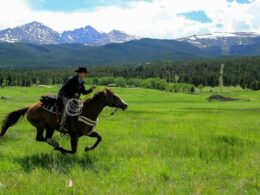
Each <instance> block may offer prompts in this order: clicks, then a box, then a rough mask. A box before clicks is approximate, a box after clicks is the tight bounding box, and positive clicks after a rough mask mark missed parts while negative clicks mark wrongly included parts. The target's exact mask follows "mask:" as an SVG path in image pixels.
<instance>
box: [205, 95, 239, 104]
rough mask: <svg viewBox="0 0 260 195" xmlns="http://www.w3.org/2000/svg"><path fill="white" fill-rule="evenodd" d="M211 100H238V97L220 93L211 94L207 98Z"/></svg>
mask: <svg viewBox="0 0 260 195" xmlns="http://www.w3.org/2000/svg"><path fill="white" fill-rule="evenodd" d="M212 100H218V101H235V100H239V99H235V98H231V97H225V96H222V95H212V96H210V97H209V98H208V101H209V102H210V101H212Z"/></svg>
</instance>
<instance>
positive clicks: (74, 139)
mask: <svg viewBox="0 0 260 195" xmlns="http://www.w3.org/2000/svg"><path fill="white" fill-rule="evenodd" d="M78 140H79V137H78V135H71V136H70V144H71V150H66V149H64V148H62V147H56V148H54V150H58V151H60V152H61V153H62V154H66V153H70V154H75V153H76V152H77V147H78Z"/></svg>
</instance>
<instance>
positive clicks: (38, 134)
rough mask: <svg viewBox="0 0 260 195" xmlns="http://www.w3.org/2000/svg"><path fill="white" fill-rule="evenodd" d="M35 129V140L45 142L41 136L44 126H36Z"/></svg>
mask: <svg viewBox="0 0 260 195" xmlns="http://www.w3.org/2000/svg"><path fill="white" fill-rule="evenodd" d="M36 130H37V134H36V141H39V142H46V139H45V138H44V136H43V132H44V127H41V126H39V127H36Z"/></svg>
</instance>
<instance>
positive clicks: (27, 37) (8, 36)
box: [0, 22, 138, 45]
mask: <svg viewBox="0 0 260 195" xmlns="http://www.w3.org/2000/svg"><path fill="white" fill-rule="evenodd" d="M135 39H138V37H137V36H131V35H128V34H126V33H124V32H122V31H119V30H113V31H111V32H109V33H105V32H98V31H97V30H96V29H94V28H93V27H91V26H86V27H82V28H78V29H75V30H72V31H64V32H62V33H58V32H56V31H54V30H52V29H51V28H49V27H48V26H45V25H44V24H42V23H39V22H31V23H28V24H24V25H22V26H18V27H15V28H8V29H5V30H1V31H0V41H1V42H9V43H17V42H23V43H31V44H38V45H45V44H63V43H82V44H86V45H105V44H109V43H122V42H126V41H130V40H135Z"/></svg>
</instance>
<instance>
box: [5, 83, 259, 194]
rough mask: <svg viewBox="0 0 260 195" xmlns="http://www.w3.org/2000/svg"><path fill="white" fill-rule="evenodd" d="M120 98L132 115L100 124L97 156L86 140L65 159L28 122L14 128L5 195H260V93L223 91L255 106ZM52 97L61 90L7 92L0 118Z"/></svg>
mask: <svg viewBox="0 0 260 195" xmlns="http://www.w3.org/2000/svg"><path fill="white" fill-rule="evenodd" d="M99 89H101V87H100V88H99ZM113 90H114V91H115V92H117V93H118V94H119V95H120V96H121V97H122V98H123V99H124V100H125V101H127V102H128V104H129V108H128V110H127V111H125V112H122V111H118V112H117V113H116V115H115V116H113V117H110V118H100V119H99V124H98V127H97V129H98V131H99V132H100V134H101V135H102V136H103V141H102V142H101V144H100V145H99V146H98V147H97V148H96V150H94V151H91V152H87V153H86V152H84V151H83V150H84V148H85V146H87V145H89V144H92V143H94V141H95V140H93V139H91V138H88V137H82V138H81V139H80V143H79V146H78V153H77V154H75V155H65V156H64V155H62V154H60V153H58V152H56V151H54V150H53V149H52V148H51V147H50V146H49V145H47V144H46V143H39V142H36V141H35V130H34V128H33V127H32V126H31V125H30V124H29V123H28V122H27V121H26V120H24V119H23V120H22V121H21V122H20V123H19V124H17V125H16V126H14V127H12V128H10V129H9V131H8V132H7V134H6V136H5V137H4V138H3V139H2V140H0V194H113V195H114V194H149V195H150V194H260V91H254V92H253V91H246V90H242V89H239V88H224V89H223V91H222V93H223V94H224V95H227V96H230V97H233V98H241V99H248V98H249V99H250V101H244V100H241V101H229V102H219V101H213V102H208V101H207V99H206V98H207V97H209V96H210V95H211V94H210V92H209V89H205V91H204V92H202V93H198V94H195V95H191V94H181V93H179V94H174V93H167V92H161V91H156V90H148V89H131V88H128V89H127V88H114V89H113ZM50 92H52V93H56V92H57V88H56V87H51V88H47V87H31V88H21V87H11V88H3V89H0V96H7V98H8V99H7V100H0V105H1V106H0V111H1V113H0V114H1V118H2V117H3V115H4V114H6V113H8V112H10V111H13V110H16V109H18V108H21V107H24V106H26V105H28V104H30V103H33V102H35V101H37V100H38V99H39V96H41V95H44V94H47V93H50ZM104 112H105V113H109V109H106V110H105V111H104ZM54 138H55V139H56V140H57V141H58V142H59V143H60V144H61V145H62V146H65V147H66V148H68V147H69V139H68V138H67V137H60V136H59V134H58V133H55V136H54ZM69 180H71V181H72V184H73V185H72V187H68V186H67V182H68V181H69Z"/></svg>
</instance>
